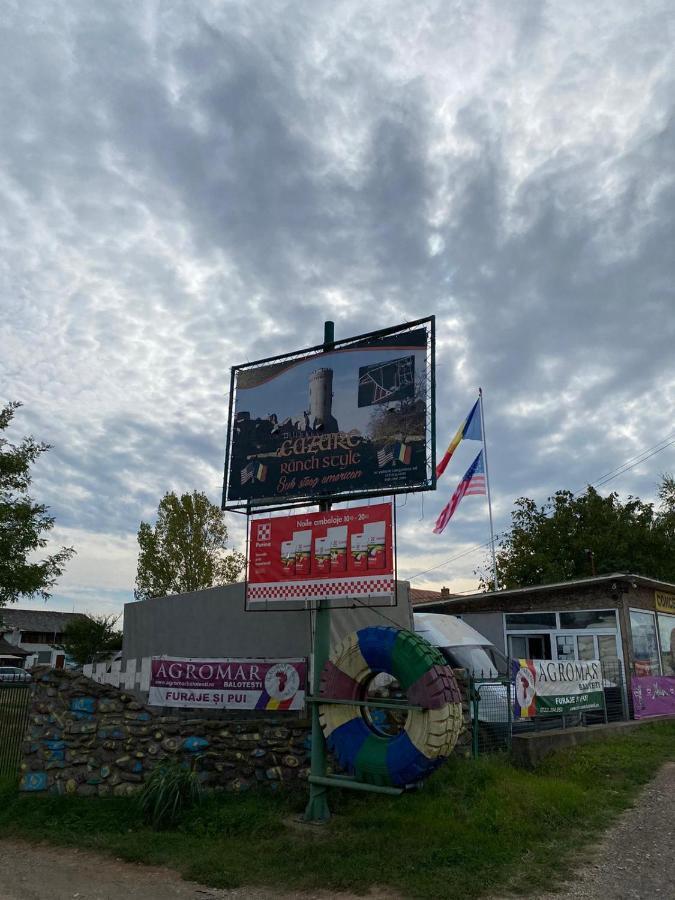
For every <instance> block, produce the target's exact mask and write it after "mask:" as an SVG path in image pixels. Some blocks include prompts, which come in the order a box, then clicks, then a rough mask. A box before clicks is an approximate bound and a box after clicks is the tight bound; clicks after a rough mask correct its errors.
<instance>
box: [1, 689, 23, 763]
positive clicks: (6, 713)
mask: <svg viewBox="0 0 675 900" xmlns="http://www.w3.org/2000/svg"><path fill="white" fill-rule="evenodd" d="M29 700H30V685H29V684H26V683H25V682H22V681H0V777H6V776H14V775H16V774H17V773H18V771H19V765H20V763H21V742H22V741H23V737H24V734H25V733H26V728H27V726H28V715H29V709H30V703H29Z"/></svg>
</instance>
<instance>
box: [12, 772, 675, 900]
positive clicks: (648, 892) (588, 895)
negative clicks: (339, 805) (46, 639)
mask: <svg viewBox="0 0 675 900" xmlns="http://www.w3.org/2000/svg"><path fill="white" fill-rule="evenodd" d="M674 846H675V763H668V764H667V765H666V766H664V768H663V769H662V770H661V772H660V773H659V774H658V776H657V777H656V779H655V780H654V781H653V782H652V783H651V784H650V785H649V786H648V787H647V788H646V789H645V790H644V791H643V793H642V794H641V795H640V797H639V798H638V801H637V803H636V804H635V806H634V807H632V808H631V809H629V810H627V811H626V812H625V813H623V815H622V816H621V817H620V818H619V820H618V821H617V822H616V824H615V825H614V826H613V827H612V828H611V829H610V830H609V831H608V832H607V834H606V835H605V837H604V838H603V840H602V841H601V842H600V843H599V844H598V845H597V846H595V847H594V848H591V849H590V850H589V853H588V855H587V861H586V862H585V863H584V865H583V866H581V867H580V868H579V869H577V871H576V872H575V873H574V875H573V876H571V877H570V878H569V879H568V881H567V882H565V884H564V885H562V886H561V888H560V890H559V891H558V892H557V893H547V894H538V895H537V896H536V897H534V896H531V900H647V898H649V900H675V852H674V851H673V847H674ZM336 896H337V897H339V900H350V895H347V894H339V895H335V894H334V893H332V892H330V891H321V892H318V893H310V894H288V893H278V892H276V891H275V890H274V888H273V887H271V888H269V889H256V888H239V889H237V890H216V889H214V888H207V887H204V886H203V885H199V884H195V883H194V882H188V881H183V880H182V879H181V878H180V877H179V876H178V875H177V874H176V873H175V872H172V871H170V870H168V869H162V868H152V867H148V866H136V865H130V864H129V863H124V862H121V861H120V860H115V859H111V858H106V857H101V856H97V855H96V854H93V853H89V852H86V851H81V850H70V849H61V848H56V847H52V846H49V847H47V846H44V845H34V844H27V843H23V842H19V841H5V840H0V900H174V898H175V900H188V898H189V900H331V898H335V897H336ZM519 896H521V897H523V896H527V894H523V893H522V892H521V893H520V895H519ZM369 897H370V900H377V898H379V900H383V898H391V897H392V895H391V894H390V893H388V892H386V891H381V890H380V891H378V892H375V893H371V894H370V895H369Z"/></svg>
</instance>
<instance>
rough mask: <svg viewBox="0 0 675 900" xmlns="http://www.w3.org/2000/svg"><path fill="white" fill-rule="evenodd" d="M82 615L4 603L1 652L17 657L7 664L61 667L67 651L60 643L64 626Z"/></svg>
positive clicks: (0, 619) (0, 616)
mask: <svg viewBox="0 0 675 900" xmlns="http://www.w3.org/2000/svg"><path fill="white" fill-rule="evenodd" d="M83 618H85V616H83V615H82V613H66V612H52V611H51V610H50V611H44V612H43V611H42V610H39V609H14V608H12V607H3V608H2V609H1V610H0V653H1V654H2V657H3V658H5V657H8V656H13V657H15V659H14V660H13V662H12V663H6V664H5V665H15V666H22V667H23V668H26V669H29V668H30V667H31V666H35V665H44V666H53V668H55V669H62V668H63V667H64V666H65V664H66V654H65V651H63V650H61V649H60V644H61V643H62V642H63V632H64V630H65V627H66V625H68V623H69V622H72V621H73V620H74V619H83ZM16 657H19V658H16Z"/></svg>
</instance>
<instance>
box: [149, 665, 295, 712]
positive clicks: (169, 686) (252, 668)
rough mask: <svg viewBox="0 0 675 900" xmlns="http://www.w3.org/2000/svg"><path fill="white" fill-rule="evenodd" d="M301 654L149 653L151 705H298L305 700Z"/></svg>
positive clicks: (292, 707) (281, 707)
mask: <svg viewBox="0 0 675 900" xmlns="http://www.w3.org/2000/svg"><path fill="white" fill-rule="evenodd" d="M306 680H307V661H306V660H305V659H187V658H178V657H168V656H161V657H153V659H152V673H151V676H150V692H149V703H150V705H151V706H183V707H201V708H209V707H210V708H211V709H214V708H216V709H266V710H279V711H281V710H298V709H302V708H303V707H304V705H305V682H306Z"/></svg>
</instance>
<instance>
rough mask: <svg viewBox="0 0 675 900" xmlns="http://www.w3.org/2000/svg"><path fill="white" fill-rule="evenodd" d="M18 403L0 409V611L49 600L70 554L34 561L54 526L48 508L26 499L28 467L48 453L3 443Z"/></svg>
mask: <svg viewBox="0 0 675 900" xmlns="http://www.w3.org/2000/svg"><path fill="white" fill-rule="evenodd" d="M20 406H21V404H20V403H15V402H12V403H8V404H7V405H6V406H4V407H3V408H2V409H0V607H2V606H6V605H7V604H8V603H16V601H17V600H19V599H20V598H21V597H26V598H27V597H35V596H39V597H44V598H45V599H47V597H49V589H50V588H51V587H52V586H53V585H54V583H55V582H56V580H57V579H58V578H59V577H60V576H61V574H62V573H63V570H64V568H65V564H66V562H67V561H68V560H69V559H70V557H71V556H72V555H73V554H74V553H75V550H74V549H73V548H72V547H62V548H61V549H60V550H58V551H57V552H56V553H52V554H51V555H48V556H43V557H42V558H41V559H37V560H36V559H34V558H33V554H34V553H35V551H39V550H42V549H43V548H44V547H46V546H47V538H46V537H45V535H46V534H47V532H49V531H50V530H51V529H52V528H53V526H54V517H53V516H50V515H48V513H47V507H46V506H44V505H43V504H41V503H36V502H35V501H34V500H33V498H32V497H31V496H30V495H29V493H28V491H29V488H30V484H31V466H32V465H33V463H34V462H36V460H37V459H39V457H40V456H42V454H43V453H46V452H47V451H48V450H49V449H50V447H49V444H44V443H38V442H37V441H35V440H34V439H33V438H32V437H25V438H24V439H23V440H22V441H21V443H20V444H11V443H10V442H9V441H8V440H7V439H6V438H4V437H2V436H1V435H2V432H4V431H5V429H6V428H7V427H8V426H9V425H10V423H11V421H12V419H13V418H14V413H15V411H16V410H17V409H18V408H19V407H20Z"/></svg>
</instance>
